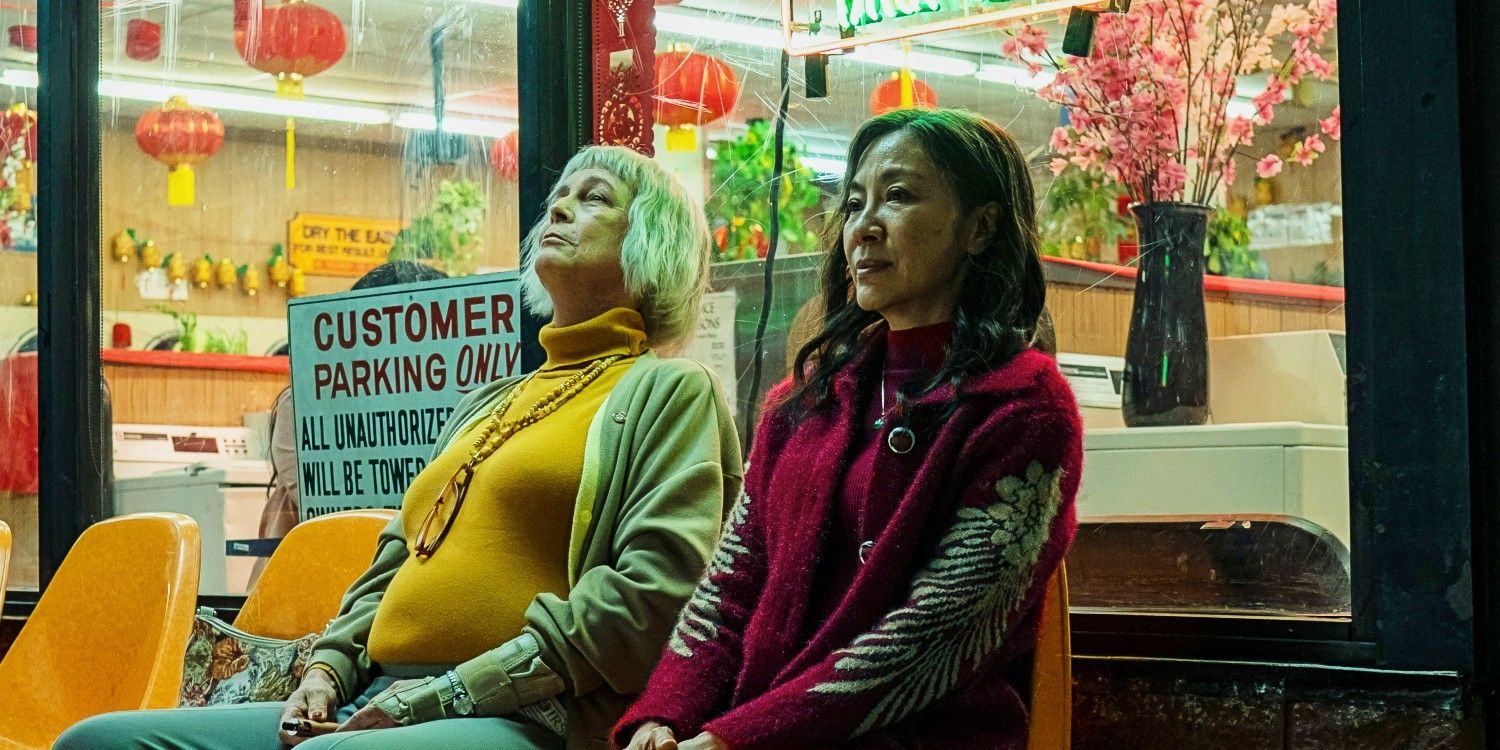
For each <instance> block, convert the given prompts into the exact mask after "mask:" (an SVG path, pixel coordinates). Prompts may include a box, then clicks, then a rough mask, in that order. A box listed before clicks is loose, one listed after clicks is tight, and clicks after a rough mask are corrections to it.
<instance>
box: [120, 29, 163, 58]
mask: <svg viewBox="0 0 1500 750" xmlns="http://www.w3.org/2000/svg"><path fill="white" fill-rule="evenodd" d="M160 55H161V24H159V23H156V22H154V21H147V20H145V19H143V18H133V19H131V20H130V22H128V23H126V24H125V56H126V57H128V58H130V59H132V60H139V61H140V62H150V61H152V60H155V59H156V58H157V57H159V56H160Z"/></svg>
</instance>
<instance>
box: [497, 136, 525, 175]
mask: <svg viewBox="0 0 1500 750" xmlns="http://www.w3.org/2000/svg"><path fill="white" fill-rule="evenodd" d="M490 166H491V167H493V168H494V170H495V174H497V175H499V176H500V178H501V179H503V180H505V181H506V182H515V181H516V180H517V179H518V178H519V177H520V176H521V131H519V130H512V131H510V132H509V133H506V134H505V135H502V136H500V137H499V138H496V139H495V145H493V146H490Z"/></svg>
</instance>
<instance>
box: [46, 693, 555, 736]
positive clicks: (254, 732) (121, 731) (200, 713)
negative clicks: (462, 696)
mask: <svg viewBox="0 0 1500 750" xmlns="http://www.w3.org/2000/svg"><path fill="white" fill-rule="evenodd" d="M390 683H391V680H390V679H389V678H384V677H382V678H380V679H378V680H376V681H375V684H373V685H371V686H370V688H369V689H368V690H366V691H365V694H364V695H361V696H360V697H358V698H356V699H355V701H354V703H351V704H349V705H347V706H344V707H343V708H341V709H339V713H338V720H339V721H344V720H345V719H348V718H349V717H350V716H352V715H353V714H354V712H355V711H356V710H358V709H359V708H360V707H361V706H364V705H365V704H366V703H368V702H369V700H370V699H371V698H373V697H375V695H377V694H379V693H380V691H382V690H384V689H385V688H386V687H387V686H389V685H390ZM282 708H283V704H280V703H247V704H244V705H239V706H209V707H207V708H171V709H163V710H159V711H120V712H118V713H112V714H103V715H100V716H95V717H93V718H90V719H85V720H83V721H81V722H79V723H77V724H75V725H73V727H72V728H70V729H69V730H68V731H66V732H64V733H63V735H62V736H61V737H59V738H57V742H56V743H55V744H53V746H52V747H53V748H54V750H283V746H282V744H281V738H280V735H279V733H278V732H279V730H280V728H281V727H280V721H281V710H282ZM563 746H564V742H563V738H561V737H559V736H557V735H556V734H554V733H553V732H551V731H550V730H548V729H547V728H546V727H543V726H541V725H539V724H535V723H533V722H530V721H527V720H525V719H523V718H520V717H517V718H515V719H509V718H485V719H444V720H442V721H433V722H428V723H426V724H417V725H415V726H409V727H395V728H392V729H370V730H365V731H361V732H339V733H336V734H326V735H323V736H321V737H314V738H312V739H309V740H307V741H306V742H303V743H301V744H300V745H297V749H298V750H333V749H334V748H337V749H338V750H397V748H442V750H501V749H502V748H517V749H518V750H532V749H536V750H552V749H553V748H562V747H563Z"/></svg>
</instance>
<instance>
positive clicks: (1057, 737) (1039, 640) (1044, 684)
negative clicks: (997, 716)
mask: <svg viewBox="0 0 1500 750" xmlns="http://www.w3.org/2000/svg"><path fill="white" fill-rule="evenodd" d="M1072 745H1073V644H1072V640H1071V635H1070V633H1069V630H1068V572H1067V569H1066V568H1065V567H1064V566H1063V565H1061V564H1059V565H1058V566H1057V571H1056V572H1055V573H1053V574H1052V578H1051V579H1049V580H1048V581H1047V592H1046V594H1044V600H1043V604H1042V617H1041V622H1040V624H1039V625H1038V626H1037V635H1036V655H1035V656H1034V657H1033V660H1032V663H1031V723H1030V728H1029V734H1028V736H1027V739H1026V748H1027V750H1067V748H1070V747H1072Z"/></svg>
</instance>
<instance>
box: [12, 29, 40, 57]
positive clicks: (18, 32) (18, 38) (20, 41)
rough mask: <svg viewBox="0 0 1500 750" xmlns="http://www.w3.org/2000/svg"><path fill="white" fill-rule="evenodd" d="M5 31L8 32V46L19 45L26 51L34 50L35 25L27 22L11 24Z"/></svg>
mask: <svg viewBox="0 0 1500 750" xmlns="http://www.w3.org/2000/svg"><path fill="white" fill-rule="evenodd" d="M7 31H8V32H9V33H10V46H12V47H20V48H21V49H22V50H23V51H26V52H35V51H36V27H35V26H32V25H31V24H29V23H24V24H18V25H16V26H12V27H10V28H9V29H7Z"/></svg>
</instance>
